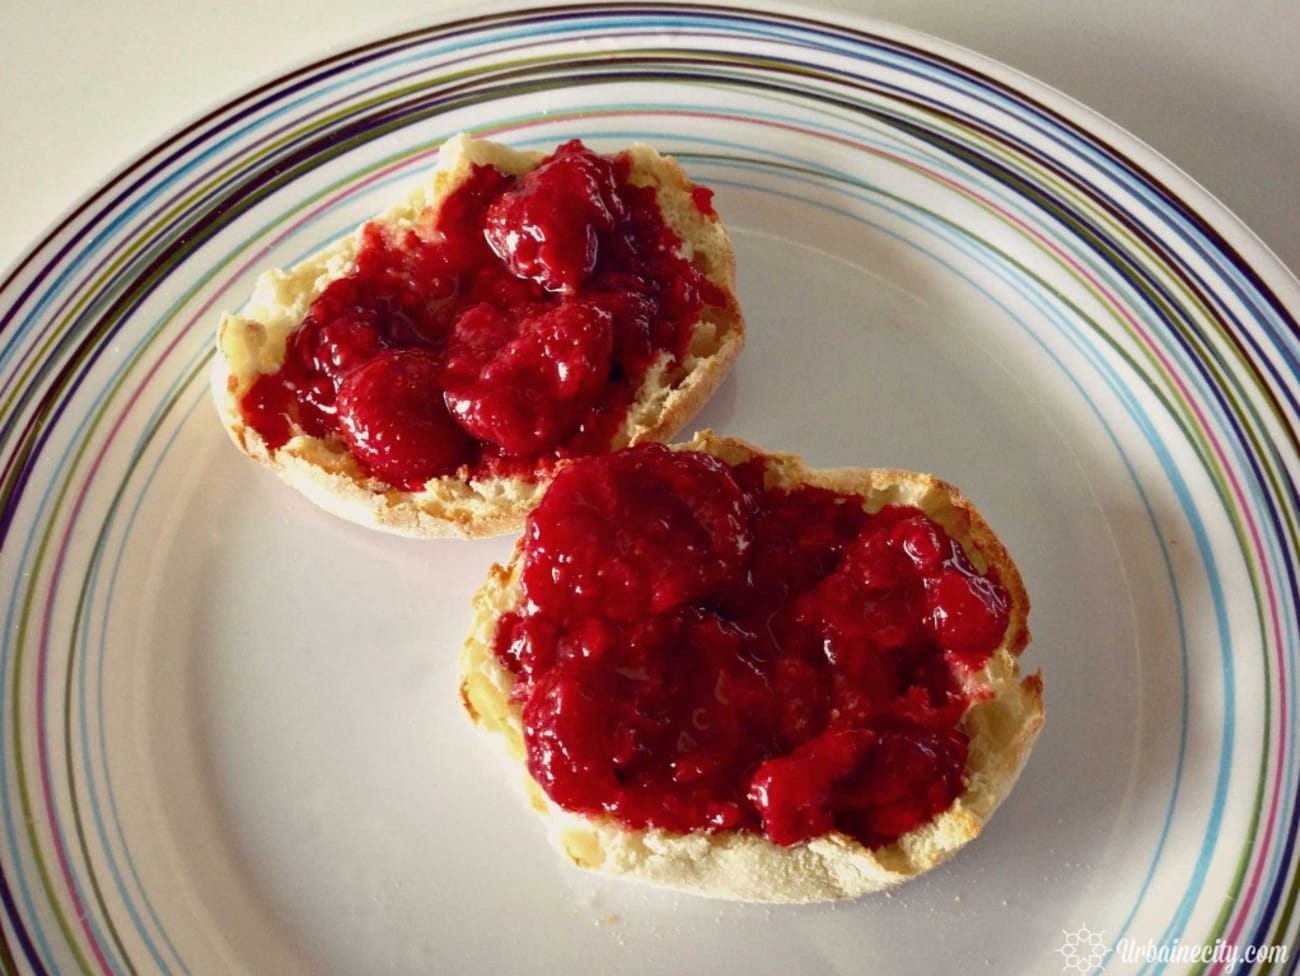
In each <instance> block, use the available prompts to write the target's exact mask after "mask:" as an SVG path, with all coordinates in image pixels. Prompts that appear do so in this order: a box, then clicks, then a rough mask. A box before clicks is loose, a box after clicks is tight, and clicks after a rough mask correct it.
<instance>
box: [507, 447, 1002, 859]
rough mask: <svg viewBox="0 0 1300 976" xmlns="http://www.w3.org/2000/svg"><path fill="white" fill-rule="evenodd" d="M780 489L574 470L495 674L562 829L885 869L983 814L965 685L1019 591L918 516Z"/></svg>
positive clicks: (663, 470)
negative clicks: (768, 849)
mask: <svg viewBox="0 0 1300 976" xmlns="http://www.w3.org/2000/svg"><path fill="white" fill-rule="evenodd" d="M765 475H766V468H765V466H764V464H763V462H762V460H761V459H756V460H752V461H749V462H746V463H743V464H738V465H735V466H730V465H728V464H727V463H725V462H723V461H721V460H719V459H718V458H715V457H713V456H712V455H709V454H702V453H694V452H689V451H672V450H670V449H668V448H666V447H663V446H661V445H658V444H647V445H641V446H638V447H633V448H629V449H627V450H623V451H618V452H615V453H613V454H606V455H603V456H594V457H589V458H583V459H579V460H575V461H573V462H571V463H569V464H567V465H565V466H563V467H561V468H560V470H559V471H558V472H557V474H556V476H555V479H554V481H553V482H552V485H551V487H550V488H549V490H548V492H547V494H546V496H545V497H544V498H543V500H542V502H541V504H540V505H539V506H538V507H537V509H536V510H535V511H534V512H533V513H532V514H531V515H530V516H529V519H528V522H527V525H526V528H525V534H524V540H523V555H522V565H521V584H522V587H523V596H524V599H523V600H522V601H521V603H520V607H521V609H520V610H518V611H517V612H514V613H510V614H507V615H505V616H503V617H502V618H501V621H500V623H499V626H498V629H497V636H496V643H495V648H494V650H495V653H496V654H497V656H498V658H499V659H500V660H501V661H502V663H503V664H504V666H505V667H506V668H508V669H509V671H510V672H511V673H512V674H513V675H514V677H515V684H514V687H513V690H512V697H513V699H514V700H515V701H516V702H518V703H519V704H520V706H521V708H522V715H523V728H524V741H525V745H526V749H527V763H528V769H529V772H530V773H531V775H532V776H533V778H534V779H535V780H536V781H537V782H538V783H539V784H540V785H541V787H542V788H543V789H544V790H545V791H546V792H547V794H548V795H549V796H550V797H551V799H552V800H554V801H555V802H556V803H557V804H559V805H560V806H562V807H564V808H566V809H569V810H572V811H575V812H580V813H584V814H589V815H591V814H597V815H599V814H607V815H609V816H611V817H613V818H614V819H615V820H616V821H617V822H618V823H620V824H622V825H623V826H625V827H628V828H632V829H639V828H645V827H657V828H662V829H665V830H670V831H675V832H691V831H716V830H742V831H761V832H762V833H764V834H765V835H766V836H767V837H768V838H769V839H770V840H772V841H773V842H775V843H777V844H780V845H791V844H796V843H799V842H801V841H805V840H808V839H811V838H815V837H818V836H821V835H824V834H827V833H829V832H832V831H839V832H841V833H843V834H847V835H849V836H851V837H853V838H855V839H856V840H858V841H860V842H861V843H863V844H865V845H867V846H869V847H879V846H882V845H886V844H889V843H891V842H892V841H894V840H896V839H897V838H898V837H899V836H901V835H902V834H904V833H907V832H908V831H910V830H912V829H914V828H916V827H918V826H920V825H922V824H924V823H926V822H928V821H929V820H931V819H933V818H934V817H935V816H936V815H938V814H939V813H941V812H942V811H944V810H945V809H947V808H948V807H949V806H950V805H951V804H952V802H953V800H954V799H955V798H956V797H957V796H958V795H960V794H961V793H962V791H963V790H964V788H965V785H966V783H965V769H966V759H967V747H968V743H967V738H966V735H965V733H964V732H963V731H962V728H961V718H962V716H963V714H964V713H965V711H966V709H967V707H968V706H969V705H970V699H969V697H968V695H967V694H966V692H965V691H964V690H963V688H964V686H963V682H962V681H961V676H962V675H963V674H964V673H965V672H966V671H968V670H969V669H978V668H979V667H981V666H982V665H983V664H984V663H985V662H986V661H987V659H988V657H989V655H991V654H992V653H993V651H994V650H995V649H996V648H997V646H998V645H999V644H1000V643H1001V641H1002V639H1003V637H1004V635H1005V632H1006V629H1007V626H1008V620H1009V600H1008V596H1007V593H1006V591H1005V590H1004V589H1003V588H1002V586H1001V585H1000V583H999V581H998V579H997V578H996V576H995V575H994V574H992V573H987V574H982V573H980V572H977V571H976V570H975V568H974V567H973V566H972V564H971V562H970V560H969V559H968V558H967V556H966V554H965V552H963V550H962V548H961V546H960V545H958V544H957V543H956V542H954V541H953V540H952V539H950V538H949V537H948V536H947V534H946V533H945V532H944V530H943V529H942V528H941V527H940V526H939V525H938V524H937V523H935V522H934V521H933V520H931V519H930V518H928V517H927V516H926V515H925V514H924V513H922V512H921V511H920V510H918V509H915V508H910V507H906V506H887V507H885V508H883V509H881V510H880V511H878V512H874V513H868V512H866V511H864V509H863V504H862V500H861V499H860V498H859V497H857V496H854V495H846V494H839V493H836V492H832V491H828V490H825V489H821V488H815V487H800V488H795V489H792V490H786V489H782V488H779V487H771V486H769V485H768V484H766V483H765Z"/></svg>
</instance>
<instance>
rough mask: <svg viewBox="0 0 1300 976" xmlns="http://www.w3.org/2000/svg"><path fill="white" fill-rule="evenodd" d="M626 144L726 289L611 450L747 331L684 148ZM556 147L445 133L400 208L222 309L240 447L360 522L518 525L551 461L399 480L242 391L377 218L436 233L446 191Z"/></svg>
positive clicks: (272, 363) (669, 419) (661, 430)
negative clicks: (253, 413) (270, 425)
mask: <svg viewBox="0 0 1300 976" xmlns="http://www.w3.org/2000/svg"><path fill="white" fill-rule="evenodd" d="M619 156H620V157H621V158H622V159H623V160H625V161H626V166H627V172H628V182H629V183H630V184H632V185H634V186H637V187H650V188H652V189H653V192H654V196H655V199H656V201H657V204H658V208H659V211H660V213H661V214H662V218H663V221H664V224H665V225H666V226H667V227H668V228H670V229H671V230H672V231H673V232H674V233H675V234H676V235H677V237H678V238H679V239H680V244H679V245H678V247H677V251H678V255H679V256H680V257H682V258H683V259H685V260H686V261H687V262H689V264H690V265H691V266H693V267H694V268H695V269H697V270H698V271H699V272H701V273H702V275H703V276H704V278H705V279H707V281H708V282H710V283H711V284H712V285H713V286H715V287H716V289H718V292H719V294H720V295H721V296H722V300H721V301H719V302H718V303H717V304H704V305H703V306H702V307H701V308H700V310H699V315H698V319H697V320H696V321H695V322H694V323H693V325H692V326H691V327H690V335H689V342H688V343H687V345H686V347H685V350H684V352H683V353H682V354H681V355H680V356H675V355H670V354H669V353H668V352H666V351H665V352H662V353H661V354H660V355H658V357H657V358H656V359H655V360H654V361H653V362H652V363H650V365H649V367H648V369H646V371H645V373H644V376H643V377H642V379H641V381H640V384H639V386H638V387H637V388H636V389H635V390H634V391H633V395H632V397H631V402H630V404H629V405H628V406H627V408H626V412H625V413H624V414H623V415H622V418H621V422H620V423H619V424H618V426H617V429H616V430H614V431H613V433H612V436H611V438H610V441H609V443H608V445H607V449H610V450H613V449H617V448H620V447H623V446H626V445H628V444H635V443H639V442H641V441H646V440H656V441H658V440H667V439H668V438H671V437H672V436H674V435H675V434H676V433H677V432H678V431H679V430H680V429H681V428H682V427H683V426H684V425H685V424H687V423H688V422H689V421H690V419H691V418H692V417H693V416H694V415H695V414H696V413H697V412H698V411H699V410H700V408H701V407H702V406H703V405H704V404H705V403H706V402H707V401H708V399H709V398H710V397H711V396H712V394H713V393H714V391H715V390H716V389H717V387H718V385H719V384H720V383H721V382H722V380H723V379H724V378H725V376H726V375H727V373H728V371H729V370H730V369H731V366H732V364H733V363H734V361H735V359H736V356H737V355H738V354H739V352H740V349H741V346H742V344H743V341H744V335H745V325H744V319H743V317H742V315H741V312H740V308H739V304H738V302H737V300H736V292H735V258H734V256H733V253H732V248H731V243H730V240H729V238H728V236H727V232H726V230H725V228H724V227H723V225H722V223H721V222H720V220H719V219H718V216H717V214H716V212H714V211H713V208H712V205H711V203H709V196H708V195H707V194H705V195H704V196H701V193H702V192H703V191H701V190H700V189H699V188H697V187H695V186H694V185H693V184H692V183H691V181H690V180H689V179H688V178H687V176H686V174H685V173H684V172H683V170H682V168H681V167H680V166H679V165H678V164H677V163H676V162H675V161H674V160H673V159H672V158H670V157H665V156H661V155H660V154H659V153H658V152H656V151H655V150H654V149H652V148H651V147H649V146H646V145H639V144H638V145H633V146H631V147H629V148H628V149H626V150H625V151H624V152H623V153H621V154H619ZM546 158H547V157H546V156H545V154H543V153H540V152H525V151H520V150H516V149H513V148H511V147H509V146H507V145H503V144H499V143H495V142H491V141H487V140H482V139H474V138H471V137H469V136H467V135H463V134H462V135H458V136H456V137H454V138H452V139H450V140H449V141H448V142H447V143H446V144H444V145H443V147H442V148H441V151H440V153H439V157H438V162H437V165H436V166H435V167H434V168H433V170H432V172H431V173H430V174H429V175H428V177H427V178H425V179H424V180H423V181H421V183H420V184H419V185H418V186H416V187H415V188H414V189H413V190H412V191H411V192H410V193H409V195H408V196H407V197H406V198H405V199H403V200H401V201H400V202H398V203H397V204H396V205H394V206H393V207H392V208H391V209H389V210H387V211H385V212H384V213H381V214H379V215H378V216H377V217H375V218H374V219H373V220H372V221H369V222H368V223H367V225H366V226H365V227H363V228H359V229H358V230H357V231H356V232H354V233H353V234H350V235H348V236H347V237H344V238H343V239H341V240H339V241H336V242H335V243H333V244H331V245H330V246H329V247H327V248H325V249H324V250H322V251H321V252H319V253H318V254H315V255H313V256H312V257H309V258H307V259H306V260H304V261H303V262H301V263H300V264H298V265H296V266H295V267H293V268H290V269H288V270H271V271H267V272H265V273H264V274H262V275H261V276H260V277H259V278H258V280H257V283H256V285H255V287H254V290H253V294H252V296H251V298H250V299H249V301H248V303H247V304H246V305H245V307H244V308H243V309H242V310H241V311H240V312H238V313H234V314H226V315H225V316H223V317H222V319H221V321H220V325H219V327H218V334H217V355H216V357H215V362H214V366H213V370H212V393H213V398H214V400H215V402H216V406H217V411H218V413H219V415H220V417H221V421H222V423H223V424H224V425H225V428H226V430H227V432H228V433H229V435H230V437H231V439H232V440H233V441H234V443H235V445H236V446H237V447H239V449H240V450H241V451H243V452H244V453H245V454H246V455H248V457H250V458H252V459H253V460H255V461H257V462H259V463H260V464H262V465H264V466H266V467H267V468H269V469H271V470H272V471H274V472H275V473H276V474H277V475H278V476H280V477H281V478H282V479H283V480H284V481H286V482H288V483H289V484H290V485H292V486H294V487H295V488H297V489H298V490H299V491H301V492H302V493H303V494H304V495H305V496H306V497H308V498H309V499H311V500H312V501H313V502H315V503H316V504H317V505H319V506H320V507H321V508H323V509H325V510H327V511H329V512H332V513H334V514H335V515H338V516H340V517H342V518H345V519H347V520H349V521H352V522H356V523H358V524H361V525H366V526H370V527H374V528H378V529H382V530H385V531H389V532H393V533H398V534H401V535H408V536H418V537H445V536H458V537H483V536H493V535H499V534H503V533H507V532H511V531H516V530H517V529H518V528H519V527H520V525H521V523H522V520H523V517H524V515H525V514H526V513H527V512H528V511H529V509H530V508H532V506H533V505H534V504H535V503H536V501H537V499H538V497H539V496H540V493H541V491H542V490H543V488H544V487H545V484H546V482H547V480H548V478H549V473H550V468H551V464H552V461H553V459H548V460H547V462H546V463H545V464H539V465H538V466H537V467H536V468H535V469H529V468H528V466H527V465H526V464H524V465H516V466H515V467H514V469H512V470H510V471H509V472H507V473H506V474H491V473H489V474H476V473H475V472H474V471H472V470H470V469H469V468H468V467H467V466H462V467H461V468H460V469H458V470H456V471H452V472H450V473H446V474H440V475H438V476H436V477H431V478H429V479H428V480H427V481H424V482H423V483H420V484H417V485H411V484H407V485H398V484H394V483H392V482H391V481H390V480H385V478H384V477H382V476H380V475H378V474H376V473H375V471H374V470H373V469H371V468H370V467H368V466H367V465H366V464H365V463H364V462H363V461H360V460H358V458H357V456H355V454H354V453H353V451H352V450H350V448H349V445H348V443H347V442H346V440H345V438H344V437H343V436H341V435H340V434H339V433H338V432H336V431H335V432H331V431H326V432H324V433H322V432H320V431H317V432H316V433H314V434H313V433H309V432H308V431H307V430H305V429H304V428H303V426H302V425H301V424H299V423H297V422H291V424H290V426H291V430H290V432H289V435H288V436H287V438H285V439H284V441H283V443H271V441H270V440H268V438H267V437H266V436H264V433H263V432H262V431H259V430H258V429H257V427H256V426H255V425H254V424H253V423H251V422H250V416H249V413H248V412H247V411H246V410H245V409H244V402H245V397H246V396H247V395H248V394H249V391H250V389H252V388H253V387H254V385H255V384H256V383H257V382H258V381H259V379H261V378H262V377H265V376H268V375H274V374H277V373H278V372H279V371H280V370H281V369H282V367H283V366H284V364H285V361H286V356H287V355H288V354H289V350H290V349H291V348H292V346H293V343H294V337H295V334H296V333H298V332H299V330H300V329H302V328H303V325H304V321H305V320H306V319H307V318H308V315H309V313H310V312H311V310H312V307H313V303H314V302H316V300H317V299H318V298H320V296H321V295H322V293H324V292H325V291H326V289H327V288H329V287H330V286H331V284H332V283H334V282H337V281H339V280H340V279H344V278H347V277H348V276H350V275H353V274H354V273H355V272H356V269H357V263H358V254H359V252H360V250H361V248H362V247H363V234H364V232H365V230H366V227H370V228H372V229H373V228H380V229H382V231H383V232H384V233H387V234H401V233H405V232H414V233H417V234H422V235H426V236H427V235H428V234H429V233H430V230H429V229H430V228H431V227H433V226H434V225H435V224H436V223H437V220H438V217H439V214H440V212H441V208H442V207H443V205H444V203H445V202H446V201H447V200H448V199H449V198H451V197H452V196H453V194H455V193H456V191H457V190H458V189H459V188H461V187H462V186H464V185H465V184H466V182H467V181H468V180H469V179H470V178H471V174H472V173H473V172H474V170H475V168H476V167H492V168H495V169H496V170H499V171H501V172H502V173H504V174H508V175H510V176H514V177H523V176H525V175H526V174H528V173H529V172H530V171H532V170H534V169H535V168H536V167H537V166H538V165H539V164H540V163H542V162H543V161H544V160H545V159H546ZM435 395H436V394H435Z"/></svg>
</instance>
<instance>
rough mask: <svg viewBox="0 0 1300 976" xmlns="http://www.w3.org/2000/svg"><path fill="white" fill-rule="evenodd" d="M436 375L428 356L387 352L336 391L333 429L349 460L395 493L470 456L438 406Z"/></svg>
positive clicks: (469, 445) (464, 439)
mask: <svg viewBox="0 0 1300 976" xmlns="http://www.w3.org/2000/svg"><path fill="white" fill-rule="evenodd" d="M441 371H442V365H441V363H439V361H438V359H437V357H436V356H434V355H433V354H432V353H429V352H425V351H423V350H417V349H389V350H385V351H384V352H382V353H380V354H379V355H378V356H376V357H375V358H373V359H371V360H370V361H369V362H368V363H366V364H365V365H364V366H361V367H360V368H358V369H355V370H353V371H352V372H351V373H349V374H348V375H347V376H346V377H345V378H344V380H343V384H342V386H341V387H340V388H339V395H338V401H337V407H338V420H339V427H340V429H341V430H342V432H343V436H344V437H345V438H346V439H347V442H348V446H349V447H350V448H351V449H352V453H353V455H354V456H355V457H356V458H357V459H358V460H360V461H361V462H362V463H364V464H365V465H367V466H368V467H369V468H370V470H371V471H373V472H374V473H375V474H377V475H378V476H379V477H381V478H383V479H384V480H385V481H388V482H389V483H391V484H393V485H396V486H398V487H400V488H406V489H409V490H417V489H419V488H422V487H423V486H424V484H425V482H427V481H428V480H429V479H430V478H436V477H439V476H441V475H447V474H451V473H452V472H453V471H455V470H456V469H457V468H458V467H460V465H461V464H464V463H466V462H467V461H468V460H469V458H470V457H471V455H472V452H473V449H474V442H473V441H472V440H471V439H470V438H469V437H468V436H467V435H466V433H465V432H464V431H463V430H461V429H460V428H459V427H458V426H456V422H455V421H454V420H452V418H451V414H449V413H448V412H447V407H446V404H444V403H443V399H442V391H441V389H440V387H439V386H438V376H439V374H440V372H441Z"/></svg>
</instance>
